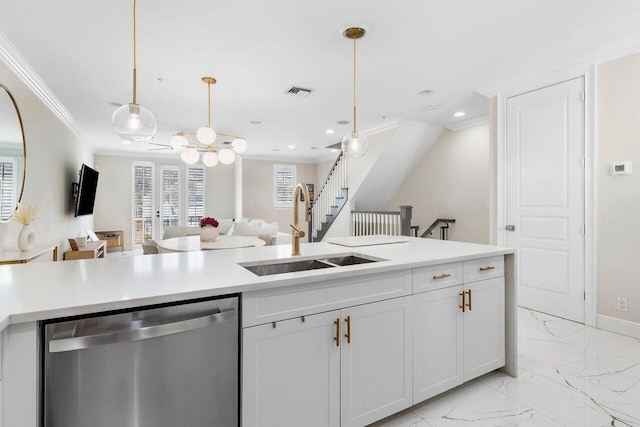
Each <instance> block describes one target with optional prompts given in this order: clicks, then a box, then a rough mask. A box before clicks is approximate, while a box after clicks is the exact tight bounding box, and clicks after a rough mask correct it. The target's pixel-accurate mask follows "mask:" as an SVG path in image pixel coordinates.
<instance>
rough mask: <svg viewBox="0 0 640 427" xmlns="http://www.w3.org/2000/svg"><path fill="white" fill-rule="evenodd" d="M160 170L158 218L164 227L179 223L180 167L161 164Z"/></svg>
mask: <svg viewBox="0 0 640 427" xmlns="http://www.w3.org/2000/svg"><path fill="white" fill-rule="evenodd" d="M160 170H161V174H162V180H161V182H160V184H161V186H162V188H161V189H160V218H161V220H162V229H164V227H175V226H177V225H180V168H179V167H178V166H162V167H161V168H160Z"/></svg>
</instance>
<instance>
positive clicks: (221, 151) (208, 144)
mask: <svg viewBox="0 0 640 427" xmlns="http://www.w3.org/2000/svg"><path fill="white" fill-rule="evenodd" d="M202 81H203V82H204V83H206V84H207V108H208V110H207V111H208V113H207V125H206V126H202V127H201V128H199V129H198V130H197V131H196V132H178V133H176V134H175V135H173V137H172V138H171V147H173V149H174V150H180V151H181V152H180V158H181V159H182V161H183V162H185V163H187V164H190V165H191V164H194V163H197V162H198V160H200V153H202V163H204V165H205V166H209V167H213V166H216V165H217V164H218V163H222V164H223V165H229V164H231V163H233V162H234V161H235V159H236V153H238V154H242V153H244V152H245V151H247V141H246V140H245V139H244V138H242V137H240V136H235V135H228V134H224V133H218V132H216V131H215V130H214V129H213V128H212V127H211V85H214V84H216V79H214V78H213V77H203V78H202ZM193 135H195V137H196V140H197V141H198V143H199V144H191V143H190V142H189V140H188V139H187V136H193ZM218 135H220V136H225V137H228V138H233V140H232V141H231V144H230V145H227V146H214V145H213V143H214V142H215V140H216V138H217V137H218Z"/></svg>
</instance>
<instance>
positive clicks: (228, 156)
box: [218, 148, 236, 165]
mask: <svg viewBox="0 0 640 427" xmlns="http://www.w3.org/2000/svg"><path fill="white" fill-rule="evenodd" d="M235 159H236V153H234V152H233V150H231V149H229V148H223V149H222V150H220V152H219V153H218V160H220V163H222V164H223V165H230V164H231V163H233V161H234V160H235Z"/></svg>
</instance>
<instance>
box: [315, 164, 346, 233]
mask: <svg viewBox="0 0 640 427" xmlns="http://www.w3.org/2000/svg"><path fill="white" fill-rule="evenodd" d="M346 188H348V183H347V158H346V156H344V153H342V152H340V154H339V155H338V158H337V159H336V161H335V163H334V164H333V166H332V167H331V170H330V171H329V174H328V175H327V178H326V179H325V181H324V183H323V184H322V186H321V187H320V191H318V193H317V196H316V198H315V199H314V201H313V205H312V206H311V216H312V221H311V227H312V229H311V236H312V238H313V239H314V240H315V239H316V238H318V233H319V232H320V230H322V224H323V223H329V224H330V223H331V222H333V216H334V215H337V212H336V206H339V204H340V203H341V202H343V201H342V200H341V201H340V202H339V199H340V198H342V197H345V196H344V193H345V192H344V191H343V189H346Z"/></svg>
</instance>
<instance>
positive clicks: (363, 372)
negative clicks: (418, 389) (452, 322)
mask: <svg viewBox="0 0 640 427" xmlns="http://www.w3.org/2000/svg"><path fill="white" fill-rule="evenodd" d="M341 313H342V326H343V327H342V335H343V341H342V344H341V361H342V364H341V370H342V387H341V396H342V401H341V402H342V408H341V412H342V417H341V420H342V423H341V424H340V425H341V426H342V427H348V426H364V425H367V424H370V423H372V422H374V421H377V420H379V419H382V418H384V417H386V416H389V415H391V414H394V413H396V412H398V411H400V410H402V409H405V408H408V407H409V406H411V404H412V396H411V394H412V390H411V370H412V366H411V358H412V354H411V348H412V345H411V337H412V335H411V329H412V323H411V322H412V318H411V297H402V298H396V299H391V300H387V301H382V302H377V303H372V304H365V305H361V306H357V307H351V308H347V309H343V310H342V311H341ZM349 323H350V327H349ZM349 329H350V330H349ZM347 334H349V335H350V339H348V338H347V337H346V335H347ZM348 341H350V342H348Z"/></svg>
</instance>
